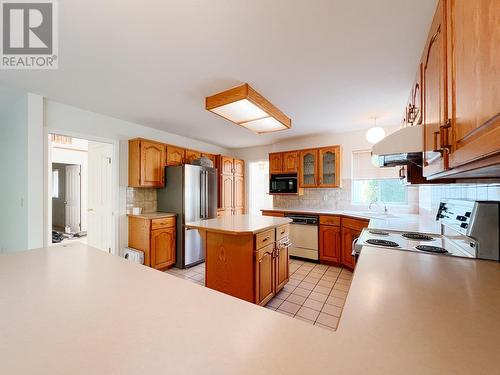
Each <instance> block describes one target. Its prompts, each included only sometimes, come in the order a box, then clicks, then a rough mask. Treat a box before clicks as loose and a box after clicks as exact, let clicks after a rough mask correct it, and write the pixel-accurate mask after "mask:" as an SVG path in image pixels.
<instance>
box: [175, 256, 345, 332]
mask: <svg viewBox="0 0 500 375" xmlns="http://www.w3.org/2000/svg"><path fill="white" fill-rule="evenodd" d="M166 272H167V273H169V274H171V275H174V276H177V277H181V278H183V279H186V280H188V281H191V282H193V283H196V284H199V285H205V264H204V263H203V264H199V265H197V266H195V267H192V268H189V269H187V270H181V269H179V268H171V269H170V270H168V271H166ZM351 279H352V272H351V271H349V270H347V269H345V268H341V267H331V266H326V265H323V264H317V263H312V262H305V261H301V260H296V259H291V260H290V281H289V282H288V283H287V284H286V285H285V287H284V288H283V289H282V290H281V291H280V292H279V293H278V294H277V295H276V296H275V297H274V298H273V299H272V300H270V301H269V302H268V304H267V305H266V308H268V309H271V310H275V311H277V312H279V313H282V314H285V315H288V316H290V317H293V318H295V319H300V320H302V321H304V322H306V323H309V324H313V325H315V326H318V327H322V328H326V329H329V330H333V331H335V330H336V329H337V325H338V323H339V319H340V315H341V313H342V308H343V306H344V303H345V300H346V298H347V292H348V291H349V287H350V285H351Z"/></svg>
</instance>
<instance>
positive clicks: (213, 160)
mask: <svg viewBox="0 0 500 375" xmlns="http://www.w3.org/2000/svg"><path fill="white" fill-rule="evenodd" d="M201 156H204V157H206V158H208V159H210V160H212V163H214V168H216V163H217V161H216V155H214V154H205V153H202V154H201Z"/></svg>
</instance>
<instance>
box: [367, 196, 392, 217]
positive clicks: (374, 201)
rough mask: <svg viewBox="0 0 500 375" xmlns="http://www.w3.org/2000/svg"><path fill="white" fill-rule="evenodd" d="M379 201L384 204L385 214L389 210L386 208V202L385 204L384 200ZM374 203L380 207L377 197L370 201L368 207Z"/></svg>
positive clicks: (370, 207)
mask: <svg viewBox="0 0 500 375" xmlns="http://www.w3.org/2000/svg"><path fill="white" fill-rule="evenodd" d="M381 203H382V204H383V205H384V214H387V213H388V212H389V210H388V209H387V204H385V202H384V201H381ZM374 204H375V205H377V207H379V208H381V207H380V204H379V201H378V200H377V199H375V200H373V201H371V202H370V205H369V206H368V209H369V210H371V209H372V206H373V205H374Z"/></svg>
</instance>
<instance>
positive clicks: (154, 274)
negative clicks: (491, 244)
mask: <svg viewBox="0 0 500 375" xmlns="http://www.w3.org/2000/svg"><path fill="white" fill-rule="evenodd" d="M499 316H500V263H497V262H489V261H481V260H469V259H461V258H452V257H440V256H434V255H429V254H420V253H410V252H401V251H394V250H385V249H380V248H371V247H365V248H363V253H362V254H361V257H360V261H359V263H358V265H357V268H356V271H355V273H354V278H353V282H352V285H351V289H350V291H349V295H348V298H347V302H346V305H345V308H344V311H343V313H342V318H341V320H340V324H339V327H338V330H337V332H331V331H329V330H325V329H322V328H319V327H314V326H311V325H308V324H306V323H303V322H301V321H300V320H297V319H292V318H289V317H287V316H284V315H281V314H279V313H276V312H274V311H271V310H268V309H265V308H262V307H259V306H257V305H253V304H250V303H247V302H244V301H242V300H239V299H236V298H233V297H230V296H227V295H225V294H222V293H219V292H216V291H213V290H210V289H208V288H205V287H202V286H199V285H196V284H193V283H190V282H188V281H185V280H182V279H180V278H177V277H174V276H171V275H168V274H166V273H163V272H160V271H156V270H153V269H150V268H147V267H143V266H141V265H137V264H134V263H131V262H128V261H125V260H123V259H121V258H118V257H115V256H112V255H109V254H107V253H104V252H102V251H99V250H96V249H93V248H90V247H87V246H85V245H81V244H76V243H74V244H71V245H69V246H67V247H59V246H58V247H50V248H48V249H40V250H33V251H26V252H19V253H17V254H4V255H1V256H0V321H1V324H0V373H1V374H15V375H31V374H33V375H34V374H37V375H67V374H72V375H88V374H120V375H132V374H133V375H139V374H140V375H143V374H148V375H155V374H162V375H163V374H219V375H225V374H231V375H235V374H251V375H259V374H266V375H267V374H286V375H294V374H300V375H303V374H383V375H388V374H398V375H399V374H439V375H443V374H467V375H469V374H494V373H498V369H499V368H500V357H499V356H498V343H499V342H500V320H499Z"/></svg>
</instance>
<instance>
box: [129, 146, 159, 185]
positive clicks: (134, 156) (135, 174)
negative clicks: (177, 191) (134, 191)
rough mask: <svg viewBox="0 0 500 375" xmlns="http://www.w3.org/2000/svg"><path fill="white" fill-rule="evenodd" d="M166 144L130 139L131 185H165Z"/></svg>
mask: <svg viewBox="0 0 500 375" xmlns="http://www.w3.org/2000/svg"><path fill="white" fill-rule="evenodd" d="M164 167H165V145H164V144H163V143H158V142H153V141H147V140H144V139H131V140H129V186H131V187H163V186H164V185H165V170H164Z"/></svg>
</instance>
